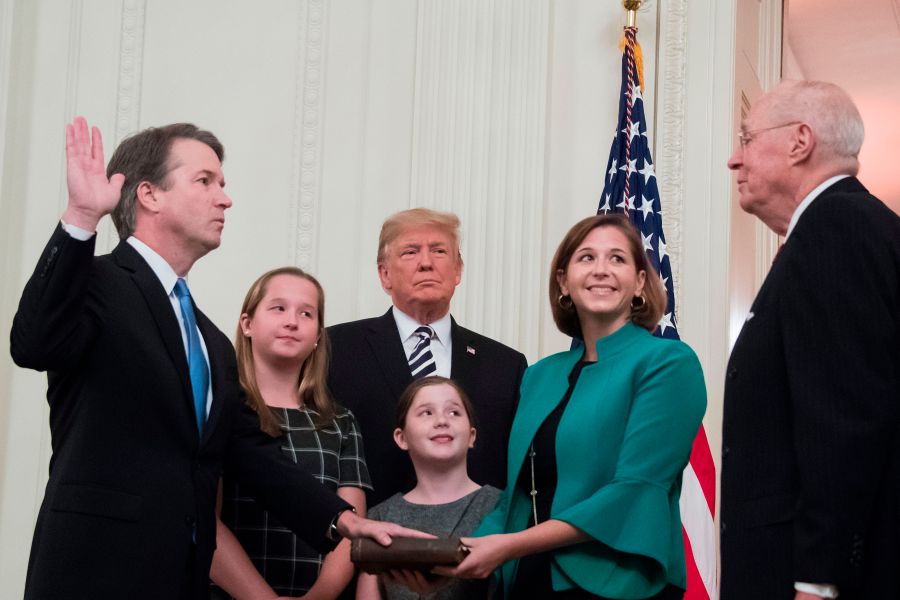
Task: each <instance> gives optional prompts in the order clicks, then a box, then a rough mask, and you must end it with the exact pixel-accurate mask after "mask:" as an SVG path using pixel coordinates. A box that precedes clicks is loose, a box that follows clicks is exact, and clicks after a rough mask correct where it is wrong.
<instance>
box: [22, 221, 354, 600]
mask: <svg viewBox="0 0 900 600" xmlns="http://www.w3.org/2000/svg"><path fill="white" fill-rule="evenodd" d="M95 237H96V236H95ZM94 239H95V238H92V239H91V240H89V241H87V242H81V241H78V240H75V239H74V238H72V237H70V236H69V235H68V234H67V233H65V232H64V231H63V230H62V229H61V228H57V230H56V232H55V233H54V234H53V237H52V238H51V239H50V242H49V243H48V245H47V247H46V249H45V250H44V252H43V254H42V255H41V258H40V262H39V263H38V267H37V269H36V271H35V272H34V274H33V275H32V277H31V279H30V280H29V282H28V284H27V286H26V287H25V291H24V292H23V295H22V299H21V301H20V304H19V310H18V312H17V314H16V316H15V320H14V322H13V327H12V333H11V351H12V356H13V359H14V360H15V362H16V363H17V364H18V365H20V366H23V367H28V368H32V369H37V370H42V371H44V370H45V371H47V374H48V382H49V387H48V391H47V400H48V402H49V404H50V431H51V434H52V446H53V456H52V458H51V461H50V479H49V482H48V483H47V489H46V492H45V495H44V501H43V504H42V505H41V509H40V514H39V516H38V520H37V525H36V527H35V532H34V540H33V542H32V548H31V557H30V560H29V565H28V575H27V580H26V584H25V597H26V598H48V599H50V598H52V599H58V598H66V599H73V598H85V599H87V598H91V599H102V598H147V599H151V598H152V599H159V598H178V597H180V596H184V595H187V596H188V597H192V598H204V597H207V596H208V593H209V592H208V589H209V583H208V582H209V577H208V574H209V565H210V561H211V558H212V553H213V549H214V548H215V535H216V532H215V529H216V527H215V515H214V507H215V498H216V487H217V482H218V480H219V476H220V475H221V474H222V470H223V465H224V467H225V468H227V469H228V470H229V474H230V475H233V476H234V477H236V478H238V480H241V481H244V482H246V483H247V484H248V485H249V486H250V487H251V488H253V489H254V491H255V492H256V494H257V495H258V496H259V498H260V499H262V500H263V501H264V503H265V504H266V505H267V506H268V507H269V508H270V509H271V510H273V511H274V512H276V513H277V515H278V518H279V519H281V520H282V521H283V522H284V523H286V524H287V525H288V526H289V527H291V528H292V529H294V530H295V531H296V532H297V533H298V534H299V535H300V536H301V537H303V538H304V539H306V540H307V541H309V542H310V543H311V544H313V545H315V546H318V547H320V548H322V549H328V548H330V547H331V546H330V542H329V541H328V540H327V539H326V538H325V533H326V531H327V529H328V525H329V524H330V522H331V520H332V519H333V518H334V515H335V514H336V513H337V512H338V511H339V510H340V509H342V508H344V507H345V506H346V504H345V503H343V502H342V501H340V500H339V499H338V498H337V497H336V496H334V495H333V494H331V493H330V492H327V491H325V490H324V488H323V487H322V486H320V485H319V484H318V483H317V482H316V480H315V479H314V478H312V477H311V476H309V475H307V474H305V473H299V472H298V470H297V469H296V467H295V466H294V465H293V464H291V463H289V462H288V461H286V460H285V459H284V458H283V457H281V453H280V452H279V450H278V448H277V445H275V443H274V442H273V441H272V440H271V439H270V438H268V436H266V435H265V434H262V433H261V432H260V431H259V425H258V421H257V420H256V418H255V416H254V414H253V413H252V412H251V411H250V410H249V409H247V408H246V407H245V405H244V402H243V398H242V394H241V393H240V390H239V386H238V381H237V369H236V365H235V359H234V352H233V350H232V347H231V344H230V343H229V341H228V339H227V338H226V337H225V336H224V335H223V334H222V332H220V331H219V330H218V329H217V328H216V327H215V325H213V324H212V322H210V321H209V319H207V318H206V316H205V315H204V314H203V313H202V312H200V311H199V310H198V309H196V308H195V311H196V316H197V325H198V327H199V328H200V331H201V332H202V334H203V338H204V341H205V343H206V347H207V350H208V353H209V362H210V370H211V385H212V391H213V401H212V405H211V408H210V412H209V419H208V422H207V424H206V426H205V427H204V431H203V438H202V439H200V437H199V434H198V430H197V425H196V420H195V416H194V412H193V408H192V406H193V404H192V395H191V384H190V376H189V373H188V366H187V358H186V356H185V351H184V345H183V343H182V338H181V331H180V328H179V325H178V321H177V319H176V317H175V314H174V311H173V309H172V306H171V304H170V302H169V299H168V297H167V296H166V293H165V291H164V290H163V287H162V285H161V284H160V282H159V280H158V279H157V277H156V275H155V274H154V273H153V271H152V270H151V269H150V267H149V266H148V265H147V263H146V262H145V261H144V260H143V259H142V258H141V256H140V255H139V254H138V253H137V252H136V251H135V250H134V249H133V248H132V247H131V246H130V245H128V244H127V243H124V242H123V243H120V244H119V246H118V247H117V248H116V249H115V251H114V252H113V253H112V254H110V255H106V256H101V257H97V258H95V257H94V256H93V253H94ZM194 540H196V542H195V541H194ZM186 589H187V590H189V592H188V593H187V594H185V593H184V590H186Z"/></svg>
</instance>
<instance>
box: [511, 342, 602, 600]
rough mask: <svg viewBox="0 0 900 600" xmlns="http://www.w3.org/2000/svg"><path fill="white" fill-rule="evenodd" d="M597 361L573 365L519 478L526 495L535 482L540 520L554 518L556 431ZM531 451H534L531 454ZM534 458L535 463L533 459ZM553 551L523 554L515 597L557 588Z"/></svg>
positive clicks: (540, 429) (530, 524)
mask: <svg viewBox="0 0 900 600" xmlns="http://www.w3.org/2000/svg"><path fill="white" fill-rule="evenodd" d="M592 364H594V362H593V361H587V360H583V359H582V360H580V361H578V362H577V363H575V366H574V367H572V372H571V373H569V388H568V389H567V390H566V393H565V395H563V397H562V400H561V401H560V402H559V404H558V405H557V407H556V408H555V409H553V412H551V413H550V414H549V415H547V418H546V419H544V422H543V423H542V424H541V426H540V428H538V430H537V433H535V434H534V439H533V440H532V442H531V449H532V452H533V453H534V456H529V455H526V458H525V464H523V465H522V469H521V470H520V471H519V480H518V481H517V482H516V485H517V486H519V488H520V489H523V490H525V493H526V494H529V495H530V494H531V490H532V483H533V484H534V489H536V490H537V495H536V496H535V502H536V504H537V518H538V523H543V522H544V521H546V520H548V519H549V518H550V507H551V506H552V505H553V496H554V495H555V494H556V483H557V479H556V431H557V429H559V422H560V421H561V420H562V416H563V413H564V412H565V411H566V406H567V405H568V404H569V399H570V398H571V397H572V392H573V391H574V390H575V384H576V383H578V377H579V375H581V371H582V369H584V367H585V366H587V365H592ZM529 454H530V453H529ZM531 459H533V463H532V460H531ZM532 464H534V481H533V482H532V468H531V467H532ZM535 524H536V523H534V517H533V516H532V517H531V522H530V523H529V527H534V526H535ZM551 556H552V553H551V552H541V553H540V554H531V555H528V556H525V557H523V558H522V559H521V560H520V561H519V568H518V569H517V571H516V580H515V582H514V583H513V587H512V590H511V591H510V597H511V598H517V597H522V598H525V597H529V596H528V593H535V592H536V591H537V590H541V591H542V592H544V593H550V592H551V591H552V589H553V587H552V584H551V581H550V560H551Z"/></svg>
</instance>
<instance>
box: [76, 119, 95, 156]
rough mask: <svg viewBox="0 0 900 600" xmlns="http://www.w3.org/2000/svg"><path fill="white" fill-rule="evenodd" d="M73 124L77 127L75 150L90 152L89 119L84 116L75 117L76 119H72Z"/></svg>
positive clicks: (81, 152) (82, 152)
mask: <svg viewBox="0 0 900 600" xmlns="http://www.w3.org/2000/svg"><path fill="white" fill-rule="evenodd" d="M72 126H73V127H74V129H75V150H76V151H77V152H78V154H85V155H88V154H90V151H91V139H90V136H89V135H88V124H87V121H86V120H85V118H84V117H75V120H74V121H72Z"/></svg>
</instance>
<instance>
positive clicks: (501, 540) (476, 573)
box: [431, 534, 515, 579]
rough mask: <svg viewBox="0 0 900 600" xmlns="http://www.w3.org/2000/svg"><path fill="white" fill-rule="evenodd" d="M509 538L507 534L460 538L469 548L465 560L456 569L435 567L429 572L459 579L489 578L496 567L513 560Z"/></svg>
mask: <svg viewBox="0 0 900 600" xmlns="http://www.w3.org/2000/svg"><path fill="white" fill-rule="evenodd" d="M510 537H511V536H509V535H507V534H498V535H487V536H484V537H470V538H462V539H461V540H460V541H461V542H462V543H463V545H464V546H466V547H467V548H469V555H468V556H467V557H466V558H465V560H463V561H462V562H461V563H459V565H458V566H456V567H435V568H434V569H433V570H432V571H431V572H432V573H434V574H436V575H443V576H445V577H459V578H460V579H484V578H486V577H490V575H491V573H493V572H494V570H495V569H497V567H499V566H500V565H502V564H503V563H505V562H506V561H508V560H510V559H511V558H515V557H514V556H513V554H512V547H511V544H510V541H511V540H510Z"/></svg>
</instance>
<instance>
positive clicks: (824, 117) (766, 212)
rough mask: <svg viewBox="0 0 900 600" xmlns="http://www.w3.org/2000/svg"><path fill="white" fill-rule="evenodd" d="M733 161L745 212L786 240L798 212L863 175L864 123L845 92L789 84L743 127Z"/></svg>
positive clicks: (829, 86)
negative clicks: (827, 187) (823, 190)
mask: <svg viewBox="0 0 900 600" xmlns="http://www.w3.org/2000/svg"><path fill="white" fill-rule="evenodd" d="M740 140H741V141H740V144H738V145H737V146H736V147H735V150H734V153H733V154H732V155H731V158H730V159H729V160H728V168H729V169H731V170H732V171H735V173H736V175H737V185H738V193H739V194H740V204H741V208H742V209H744V210H745V211H746V212H748V213H750V214H753V215H756V216H757V217H759V218H760V219H761V220H762V221H763V222H764V223H765V224H766V225H768V226H769V228H770V229H772V230H773V231H775V232H776V233H778V234H779V235H785V233H786V231H787V228H788V224H789V222H790V219H791V216H792V215H793V213H794V210H795V209H796V208H797V206H798V205H799V204H800V202H802V200H803V198H804V197H806V195H807V194H809V192H811V191H812V190H813V189H815V187H816V186H817V185H819V184H821V183H822V182H823V181H826V180H828V179H829V178H830V177H833V176H835V175H856V174H857V172H859V159H858V158H857V157H858V155H859V149H860V146H862V142H863V123H862V118H861V117H860V116H859V111H858V110H856V106H855V105H854V104H853V101H852V100H851V99H850V97H849V96H848V95H847V93H846V92H844V90H842V89H841V88H839V87H838V86H836V85H834V84H833V83H825V82H822V81H784V82H782V83H780V84H779V85H778V86H776V87H775V89H773V90H772V91H771V92H769V93H767V94H765V95H764V96H763V97H762V98H760V99H759V100H758V101H757V102H756V103H755V104H754V105H753V106H752V107H751V108H750V112H749V113H747V116H746V117H745V118H744V119H743V121H742V122H741V138H740Z"/></svg>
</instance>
